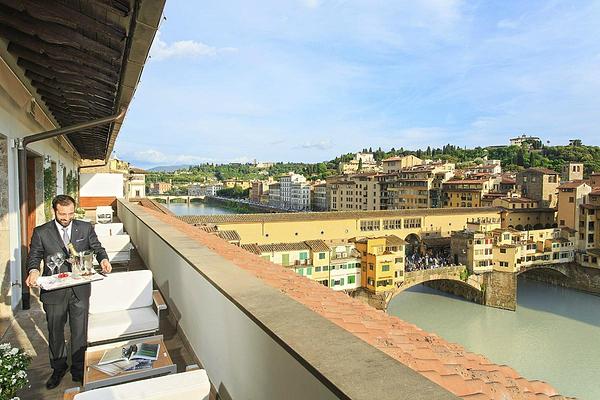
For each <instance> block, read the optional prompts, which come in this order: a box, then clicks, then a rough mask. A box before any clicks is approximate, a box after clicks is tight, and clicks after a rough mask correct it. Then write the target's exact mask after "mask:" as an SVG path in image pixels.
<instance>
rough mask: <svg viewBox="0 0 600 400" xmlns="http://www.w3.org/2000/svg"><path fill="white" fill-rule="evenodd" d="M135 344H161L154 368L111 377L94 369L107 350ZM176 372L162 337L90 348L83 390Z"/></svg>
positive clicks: (86, 357)
mask: <svg viewBox="0 0 600 400" xmlns="http://www.w3.org/2000/svg"><path fill="white" fill-rule="evenodd" d="M134 343H151V344H156V343H158V344H160V351H159V354H158V359H157V360H156V361H154V362H153V363H152V368H148V369H140V370H137V371H125V372H122V373H120V374H117V375H114V376H110V375H108V374H105V373H104V372H101V371H99V370H97V369H96V368H93V367H92V365H96V364H98V361H100V359H101V358H102V355H103V354H104V351H105V350H107V349H110V348H114V347H125V346H129V345H132V344H134ZM176 372H177V366H176V365H175V364H173V360H171V356H170V355H169V352H168V351H167V346H166V345H165V342H164V341H163V337H162V335H157V336H150V337H147V338H138V339H132V340H129V341H122V342H116V343H108V344H103V345H100V346H94V347H88V349H87V350H86V352H85V364H84V373H83V390H91V389H97V388H100V387H104V386H112V385H117V384H119V383H125V382H131V381H135V380H138V379H144V378H150V377H155V376H160V375H167V374H174V373H176Z"/></svg>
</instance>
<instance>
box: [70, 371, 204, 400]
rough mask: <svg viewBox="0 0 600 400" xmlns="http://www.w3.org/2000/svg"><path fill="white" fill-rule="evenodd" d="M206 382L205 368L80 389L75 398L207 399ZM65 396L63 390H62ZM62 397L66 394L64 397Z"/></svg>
mask: <svg viewBox="0 0 600 400" xmlns="http://www.w3.org/2000/svg"><path fill="white" fill-rule="evenodd" d="M209 393H210V382H209V380H208V376H207V375H206V371H205V370H203V369H196V370H193V371H188V372H182V373H179V374H170V375H165V376H160V377H158V378H152V379H144V380H141V381H135V382H129V383H124V384H122V385H115V386H109V387H104V388H100V389H94V390H90V391H87V392H81V393H78V394H76V395H75V397H74V399H75V400H117V399H118V400H167V399H177V400H208V396H209ZM65 395H66V393H65ZM65 397H66V396H65Z"/></svg>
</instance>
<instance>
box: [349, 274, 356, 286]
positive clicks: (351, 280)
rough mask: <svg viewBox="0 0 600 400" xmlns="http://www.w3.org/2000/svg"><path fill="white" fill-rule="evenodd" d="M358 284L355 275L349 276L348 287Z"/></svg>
mask: <svg viewBox="0 0 600 400" xmlns="http://www.w3.org/2000/svg"><path fill="white" fill-rule="evenodd" d="M352 283H356V277H355V276H354V275H350V276H348V285H350V284H352Z"/></svg>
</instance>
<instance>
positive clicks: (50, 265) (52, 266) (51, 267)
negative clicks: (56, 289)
mask: <svg viewBox="0 0 600 400" xmlns="http://www.w3.org/2000/svg"><path fill="white" fill-rule="evenodd" d="M46 267H48V269H49V270H50V276H52V275H54V271H56V268H57V266H56V263H55V262H54V261H52V257H51V256H50V257H48V259H47V260H46Z"/></svg>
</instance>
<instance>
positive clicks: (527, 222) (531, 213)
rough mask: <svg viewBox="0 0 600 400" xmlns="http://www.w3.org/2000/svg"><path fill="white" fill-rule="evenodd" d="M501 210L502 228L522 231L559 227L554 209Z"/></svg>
mask: <svg viewBox="0 0 600 400" xmlns="http://www.w3.org/2000/svg"><path fill="white" fill-rule="evenodd" d="M501 210H502V211H501V215H502V228H515V229H517V230H519V231H521V230H532V229H547V228H552V227H556V226H557V224H556V209H554V208H515V209H512V208H510V209H507V208H502V209H501Z"/></svg>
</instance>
